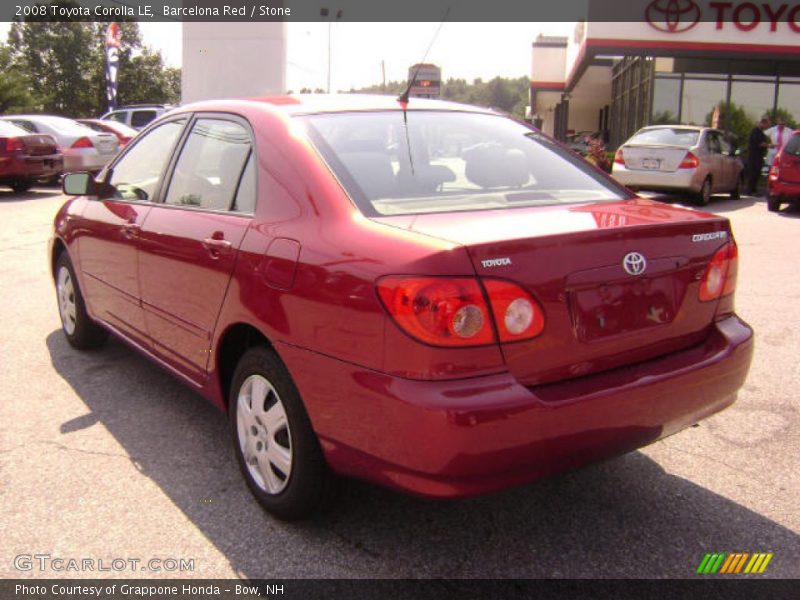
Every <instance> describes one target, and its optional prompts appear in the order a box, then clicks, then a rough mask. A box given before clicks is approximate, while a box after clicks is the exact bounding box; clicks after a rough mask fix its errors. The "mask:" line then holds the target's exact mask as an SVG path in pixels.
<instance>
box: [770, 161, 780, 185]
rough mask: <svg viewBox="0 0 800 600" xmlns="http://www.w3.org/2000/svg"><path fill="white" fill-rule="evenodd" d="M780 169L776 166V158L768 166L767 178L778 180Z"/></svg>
mask: <svg viewBox="0 0 800 600" xmlns="http://www.w3.org/2000/svg"><path fill="white" fill-rule="evenodd" d="M780 174H781V173H780V169H779V168H778V161H777V160H776V161H775V162H774V163H772V166H771V167H770V168H769V175H768V178H769V180H770V181H778V178H779V177H780Z"/></svg>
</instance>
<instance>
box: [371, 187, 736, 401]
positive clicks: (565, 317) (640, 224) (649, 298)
mask: <svg viewBox="0 0 800 600" xmlns="http://www.w3.org/2000/svg"><path fill="white" fill-rule="evenodd" d="M377 220H379V221H382V222H386V223H390V224H393V225H395V226H401V227H404V228H407V229H410V230H414V231H418V232H422V233H425V234H428V235H431V236H435V237H438V238H443V239H448V240H450V241H453V242H458V243H461V244H463V245H464V246H466V248H467V250H468V252H469V255H470V257H471V260H472V262H473V265H474V267H475V270H476V273H477V274H478V276H479V277H486V278H501V279H506V280H509V281H513V282H514V283H516V284H518V285H520V286H521V287H523V288H524V289H526V290H527V291H528V292H530V293H531V294H532V295H533V296H534V297H535V298H536V300H537V301H538V302H539V303H540V305H541V306H542V309H543V311H544V313H545V329H544V332H543V333H542V335H540V336H538V337H536V338H534V339H530V340H525V341H517V342H510V343H504V344H502V345H501V347H502V350H503V354H504V357H505V360H506V363H507V365H508V367H509V369H510V371H511V372H512V373H513V374H514V375H515V376H516V377H517V379H518V380H519V381H520V382H521V383H523V384H525V385H536V384H542V383H549V382H552V381H558V380H562V379H568V378H573V377H578V376H581V375H586V374H589V373H593V372H597V371H602V370H605V369H609V368H614V367H618V366H622V365H626V364H632V363H636V362H640V361H642V360H646V359H647V358H651V357H655V356H659V355H663V354H665V353H668V352H671V351H675V350H678V349H681V348H686V347H688V346H691V345H694V344H697V343H699V342H700V341H701V340H703V339H704V338H705V337H706V335H707V333H708V331H709V330H710V326H711V324H712V322H713V320H714V314H715V310H716V304H717V303H716V302H700V301H699V299H698V289H699V284H700V279H701V278H702V277H703V274H704V273H705V269H706V266H707V265H708V263H709V261H710V259H711V257H712V256H713V254H714V252H715V251H716V250H717V249H719V247H720V246H721V245H723V244H724V243H725V242H726V241H727V240H728V239H729V237H730V234H729V229H728V222H727V220H726V219H724V218H720V217H717V216H715V215H711V214H707V213H701V212H697V211H693V210H689V209H683V208H680V207H675V206H670V205H665V204H661V203H658V202H654V201H650V200H645V199H636V200H627V201H621V202H602V203H591V204H581V205H571V206H567V207H557V206H551V207H537V208H525V209H515V210H505V211H481V212H472V213H462V214H459V218H458V219H457V220H456V219H453V215H452V214H426V215H416V216H408V217H388V218H379V219H377ZM632 253H636V254H632ZM637 255H638V256H639V257H641V258H643V259H644V261H645V263H646V268H644V270H643V271H640V272H638V274H631V272H633V273H637V271H636V268H635V263H636V262H637V260H639V258H638V257H637ZM626 257H628V258H629V260H628V261H627V262H628V267H629V268H628V270H626V268H625V265H624V264H623V262H624V261H625V259H626ZM631 257H632V258H633V259H634V260H631ZM639 266H645V265H643V264H642V265H639Z"/></svg>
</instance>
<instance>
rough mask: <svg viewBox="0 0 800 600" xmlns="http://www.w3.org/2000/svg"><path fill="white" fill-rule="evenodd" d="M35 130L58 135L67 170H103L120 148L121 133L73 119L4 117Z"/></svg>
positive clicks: (48, 116) (35, 131)
mask: <svg viewBox="0 0 800 600" xmlns="http://www.w3.org/2000/svg"><path fill="white" fill-rule="evenodd" d="M0 119H3V120H5V121H9V122H11V123H13V124H14V125H17V126H18V127H21V128H22V129H25V130H26V131H29V132H31V133H43V134H47V135H49V136H52V137H53V138H55V140H56V141H57V142H58V145H59V147H60V148H61V153H62V154H63V156H64V171H67V172H68V171H99V170H100V169H102V168H103V167H104V166H106V164H108V162H109V161H110V160H111V159H112V158H114V156H115V155H116V154H117V151H118V150H119V141H118V140H117V136H116V135H114V134H111V133H98V132H97V131H94V130H93V129H89V128H88V127H86V126H85V125H81V124H80V123H78V122H77V121H73V120H72V119H66V118H64V117H55V116H51V115H5V116H3V117H0Z"/></svg>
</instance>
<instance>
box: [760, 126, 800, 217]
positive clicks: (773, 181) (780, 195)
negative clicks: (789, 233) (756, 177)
mask: <svg viewBox="0 0 800 600" xmlns="http://www.w3.org/2000/svg"><path fill="white" fill-rule="evenodd" d="M784 203H787V204H795V205H798V204H800V130H797V131H795V132H793V133H792V137H791V138H790V139H789V141H788V142H786V145H785V146H784V147H783V148H782V149H781V150H780V151H779V152H778V154H777V155H776V156H775V160H774V161H773V162H772V165H771V166H770V168H769V175H768V176H767V208H768V209H769V210H771V211H773V212H778V211H779V210H780V209H781V204H784Z"/></svg>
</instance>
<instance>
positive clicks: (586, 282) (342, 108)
mask: <svg viewBox="0 0 800 600" xmlns="http://www.w3.org/2000/svg"><path fill="white" fill-rule="evenodd" d="M64 188H65V192H66V193H67V194H70V195H74V196H76V197H74V198H72V199H70V200H68V201H67V202H66V204H65V205H64V206H63V208H62V209H61V211H60V212H59V213H58V215H57V217H56V220H55V236H54V238H53V243H52V245H51V257H50V258H51V261H52V272H53V277H54V279H55V283H56V289H57V295H58V304H59V309H60V313H61V320H62V324H63V330H64V333H65V335H66V337H67V339H68V340H69V342H70V343H71V344H72V345H73V346H75V347H76V348H89V347H92V346H96V345H98V344H101V343H102V342H103V341H104V340H105V338H106V336H107V334H108V332H109V331H110V332H112V333H114V334H115V335H117V336H119V337H120V338H122V339H123V340H125V341H126V342H128V343H129V344H130V345H132V346H133V347H135V348H137V349H138V350H140V351H141V352H143V353H144V354H146V355H147V356H149V357H150V358H151V359H153V360H154V361H156V362H157V363H159V364H160V365H162V366H163V367H165V368H167V369H168V370H170V371H171V372H172V373H174V374H175V375H176V376H178V377H179V378H180V379H182V380H184V381H185V382H186V383H188V384H189V385H190V386H192V387H193V388H194V389H196V390H198V391H200V392H201V393H202V394H203V395H204V396H205V397H207V398H208V399H209V400H211V401H212V402H213V403H215V404H216V405H217V406H219V407H220V408H222V409H223V410H226V411H227V412H228V413H229V415H230V422H231V431H232V435H233V438H234V447H235V452H236V455H237V457H238V461H239V463H240V466H241V470H242V472H243V474H244V477H245V478H246V480H247V483H248V485H249V487H250V489H251V490H252V492H253V494H254V495H255V497H256V498H257V499H258V500H259V501H260V502H261V503H262V504H263V506H265V507H266V508H267V509H268V510H269V511H271V512H272V513H274V514H275V515H277V516H279V517H281V518H285V519H291V518H299V517H302V516H305V515H308V514H309V513H311V512H312V511H313V510H315V508H317V507H318V506H319V504H320V502H322V501H323V499H324V498H325V497H326V494H327V490H328V489H329V488H330V486H329V485H328V484H329V482H330V481H331V477H332V476H333V474H343V475H348V476H353V477H359V478H363V479H367V480H370V481H373V482H376V483H379V484H383V485H387V486H390V487H393V488H395V489H398V490H402V491H406V492H410V493H413V494H417V495H422V496H426V497H439V498H453V497H462V496H469V495H474V494H480V493H485V492H489V491H492V490H498V489H502V488H506V487H508V486H511V485H515V484H520V483H523V482H526V481H530V480H533V479H535V478H538V477H542V476H545V475H548V474H551V473H555V472H558V471H562V470H564V469H568V468H572V467H575V466H578V465H581V464H584V463H586V462H589V461H594V460H599V459H601V458H604V457H607V456H611V455H614V454H619V453H621V452H626V451H630V450H632V449H634V448H637V447H640V446H642V445H644V444H647V443H649V442H652V441H654V440H657V439H659V438H661V437H663V436H666V435H670V434H672V433H674V432H676V431H678V430H680V429H682V428H684V427H686V426H688V425H691V424H693V423H695V422H697V421H698V420H700V419H702V418H704V417H706V416H708V415H710V414H712V413H715V412H717V411H719V410H721V409H722V408H724V407H726V406H728V405H729V404H731V403H732V402H733V401H734V399H735V397H736V393H737V390H738V389H739V387H740V386H741V385H742V383H743V381H744V379H745V376H746V374H747V370H748V367H749V364H750V358H751V354H752V331H751V330H750V328H749V327H748V326H747V325H746V324H745V323H743V322H742V321H741V320H740V319H739V318H738V317H737V316H736V314H735V313H734V306H733V294H734V288H735V285H736V273H737V248H736V245H735V242H734V240H733V237H732V235H731V232H730V226H729V223H728V221H727V220H726V219H724V218H721V217H718V216H715V215H711V214H707V213H703V212H697V211H694V210H690V209H685V208H681V207H677V206H670V205H665V204H660V203H658V202H654V201H650V200H645V199H641V198H637V197H636V196H635V195H633V194H632V193H631V192H630V191H628V190H626V189H625V188H623V187H621V186H619V185H618V184H616V183H614V181H613V180H611V179H610V178H609V177H607V176H606V175H605V174H603V173H601V172H600V171H598V170H596V169H594V167H592V166H590V165H587V164H586V163H584V162H583V161H582V160H580V158H577V157H575V156H574V154H573V153H571V152H570V151H569V150H568V149H566V148H564V147H562V146H561V145H560V144H558V143H557V142H554V141H552V140H551V139H549V138H548V137H546V136H543V135H542V134H540V133H539V132H537V131H536V130H534V129H531V128H529V127H528V126H526V125H524V124H521V123H518V122H516V121H514V120H513V119H511V118H508V117H506V116H503V115H499V114H495V113H493V112H491V111H488V110H483V109H477V108H472V107H467V106H460V105H455V104H448V103H443V102H437V101H428V100H418V99H412V100H411V101H410V102H409V103H408V104H406V103H404V102H398V101H397V100H395V99H393V98H384V97H369V96H366V97H359V96H346V97H343V98H337V97H314V96H309V97H303V98H302V99H297V98H293V97H288V98H265V99H259V100H247V101H244V100H243V101H213V102H211V101H210V102H204V103H199V104H194V105H187V106H183V107H181V108H179V109H176V110H174V111H172V112H171V113H169V114H167V115H165V116H164V117H162V118H161V119H159V120H158V121H156V122H155V123H153V124H152V125H151V126H149V127H148V129H147V130H145V131H144V132H143V133H142V134H141V135H140V136H138V137H137V138H136V139H135V140H134V141H133V142H132V143H131V144H130V145H129V146H128V147H127V148H126V149H125V150H124V151H123V152H122V153H121V154H120V156H118V157H117V158H116V159H115V160H114V161H113V162H112V163H111V164H110V165H109V166H108V167H107V168H106V169H105V170H104V171H103V172H102V173H101V174H100V175H99V177H98V179H97V180H95V179H93V178H91V177H90V176H89V175H88V174H72V175H68V176H67V177H66V178H65V181H64ZM717 232H719V235H717ZM708 234H711V235H708ZM698 236H700V237H698ZM698 240H702V241H698ZM130 409H131V410H135V407H130Z"/></svg>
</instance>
